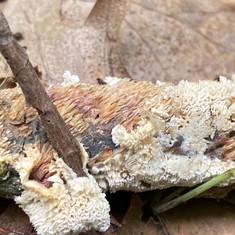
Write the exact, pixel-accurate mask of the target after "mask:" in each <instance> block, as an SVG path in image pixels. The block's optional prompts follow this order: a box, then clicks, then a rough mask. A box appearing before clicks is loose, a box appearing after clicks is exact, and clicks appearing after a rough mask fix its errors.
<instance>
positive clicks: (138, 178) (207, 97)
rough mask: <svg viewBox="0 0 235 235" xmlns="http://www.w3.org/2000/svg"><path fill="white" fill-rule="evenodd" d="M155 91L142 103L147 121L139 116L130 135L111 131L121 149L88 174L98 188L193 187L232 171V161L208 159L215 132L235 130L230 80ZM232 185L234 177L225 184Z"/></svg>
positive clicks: (116, 129) (234, 90)
mask: <svg viewBox="0 0 235 235" xmlns="http://www.w3.org/2000/svg"><path fill="white" fill-rule="evenodd" d="M153 89H154V87H153ZM156 89H159V95H157V96H156V97H155V100H152V98H151V97H150V99H149V100H147V101H145V104H146V102H147V104H146V105H149V113H150V117H151V118H150V119H149V118H146V117H144V116H143V117H142V120H141V122H139V125H138V126H137V128H134V129H132V130H131V131H128V130H127V129H126V128H125V127H124V126H122V125H117V126H115V127H114V128H113V130H112V139H113V142H114V143H115V144H116V145H117V146H119V148H118V149H117V150H116V151H114V153H113V156H112V158H108V159H106V160H105V161H104V162H103V163H102V165H101V164H100V163H97V167H96V164H94V166H93V167H94V170H95V171H94V172H93V171H92V169H91V171H92V172H93V174H94V176H95V178H96V180H97V181H98V182H99V185H100V186H101V187H102V186H103V187H105V188H106V189H109V190H111V191H116V190H120V189H129V190H133V191H145V190H150V189H156V188H158V189H161V188H167V187H171V186H193V185H195V184H199V183H201V182H204V181H206V180H208V179H209V178H211V177H214V176H215V175H218V174H221V173H223V172H225V171H226V170H229V169H231V168H234V167H235V162H234V161H231V160H223V159H220V157H217V156H216V155H212V156H208V155H207V154H206V150H207V149H208V148H209V146H210V143H213V141H214V140H213V138H214V137H215V135H216V133H225V134H226V133H227V134H228V133H230V132H233V131H234V130H235V123H234V119H235V118H234V116H235V114H234V110H235V108H234V107H235V106H234V104H233V101H234V97H235V83H234V81H232V80H228V79H226V78H224V77H220V81H219V82H218V81H199V82H197V83H192V82H187V81H181V82H180V83H179V84H178V85H177V86H174V85H171V84H168V85H161V86H157V85H156ZM151 104H152V105H151ZM154 117H156V118H155V119H156V120H155V122H156V123H158V122H159V125H157V124H156V123H154ZM160 122H161V123H160ZM162 123H163V124H164V127H163V128H162V127H161V128H160V129H159V128H158V127H159V126H162ZM208 139H211V142H208ZM232 151H234V150H232ZM234 182H235V176H233V177H231V178H230V179H229V182H228V181H227V182H224V183H223V185H227V184H231V183H234Z"/></svg>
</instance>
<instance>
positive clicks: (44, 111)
mask: <svg viewBox="0 0 235 235" xmlns="http://www.w3.org/2000/svg"><path fill="white" fill-rule="evenodd" d="M0 51H1V53H2V55H3V56H4V57H5V59H6V61H7V62H8V64H9V65H10V67H11V69H12V72H13V74H14V76H15V78H16V81H17V82H18V84H19V85H20V87H21V89H22V91H23V92H24V95H25V98H26V101H27V103H28V104H30V105H32V107H34V108H35V109H36V110H37V111H38V113H39V115H40V121H41V123H42V125H43V127H44V128H45V130H46V132H47V134H48V136H49V139H50V141H51V143H52V145H53V147H54V148H55V149H56V151H57V152H58V155H59V156H60V157H61V158H62V159H63V160H64V161H65V162H66V164H67V165H68V166H70V167H71V168H72V169H73V170H74V171H75V172H76V173H77V174H78V175H79V176H85V173H84V172H83V170H82V162H81V158H80V156H81V150H80V146H79V144H78V143H77V141H76V139H75V138H74V137H73V136H72V135H71V133H70V131H69V129H68V127H67V126H66V124H65V123H64V121H63V119H62V118H61V116H60V114H59V113H58V111H57V110H56V107H55V106H54V105H53V103H52V102H51V100H50V98H49V96H48V95H47V93H46V91H45V90H44V88H43V86H42V84H41V83H40V81H39V80H38V77H37V74H36V72H35V70H34V68H33V66H32V65H31V63H30V61H29V59H28V55H27V54H26V52H25V50H24V49H23V48H22V47H21V46H20V45H19V44H18V43H17V41H16V39H15V38H14V35H13V34H12V32H11V30H10V28H9V26H8V23H7V21H6V19H5V18H4V16H3V14H2V13H0Z"/></svg>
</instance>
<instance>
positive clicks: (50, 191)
mask: <svg viewBox="0 0 235 235" xmlns="http://www.w3.org/2000/svg"><path fill="white" fill-rule="evenodd" d="M47 147H48V146H47ZM49 148H50V147H49ZM51 150H52V149H51V148H50V151H47V150H46V149H44V150H41V151H39V148H36V147H35V146H33V145H27V147H26V149H25V154H24V155H20V156H19V155H18V157H17V158H15V157H14V156H11V155H8V159H7V158H6V159H5V160H6V161H7V162H10V163H11V164H12V165H13V166H14V167H15V169H16V170H17V171H18V172H19V173H20V178H21V183H22V186H23V188H24V190H23V192H22V194H21V196H18V197H16V198H15V201H16V203H17V204H19V206H20V207H21V208H22V209H23V210H24V211H25V212H26V214H27V215H28V216H29V219H30V221H31V223H32V224H33V226H34V227H35V229H36V231H37V233H38V234H41V235H48V234H49V235H58V234H60V235H65V234H79V233H80V232H85V231H88V230H91V229H94V230H98V231H101V232H102V231H105V230H107V229H108V227H109V225H110V216H109V210H110V207H109V203H108V202H107V200H106V199H105V194H104V193H102V191H101V189H100V187H99V186H98V184H97V182H96V181H95V179H94V178H93V176H91V175H89V174H88V176H87V177H77V175H76V174H75V173H74V172H73V171H72V169H71V168H69V167H68V166H67V165H66V164H65V163H64V161H63V160H62V159H61V158H58V157H57V156H56V154H55V153H53V154H54V155H55V156H54V159H55V160H52V161H51V163H50V164H49V172H56V174H54V175H52V176H51V177H49V178H48V181H50V182H52V183H53V185H52V187H51V188H46V187H45V186H43V184H42V183H40V182H37V181H35V180H30V172H32V169H33V167H35V166H36V165H37V164H38V162H39V161H40V162H43V161H45V160H46V159H45V158H48V157H49V156H48V155H49V154H52V152H53V151H51ZM42 151H43V152H44V154H43V153H42Z"/></svg>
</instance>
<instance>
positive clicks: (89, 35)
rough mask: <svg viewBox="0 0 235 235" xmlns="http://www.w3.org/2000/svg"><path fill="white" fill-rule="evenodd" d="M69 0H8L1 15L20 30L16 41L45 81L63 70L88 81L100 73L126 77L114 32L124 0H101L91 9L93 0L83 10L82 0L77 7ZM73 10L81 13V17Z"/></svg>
mask: <svg viewBox="0 0 235 235" xmlns="http://www.w3.org/2000/svg"><path fill="white" fill-rule="evenodd" d="M73 2H74V1H70V0H68V1H62V3H61V2H60V1H47V0H42V1H35V0H34V1H27V0H20V1H19V0H9V1H8V4H7V5H6V7H5V9H4V14H5V16H6V18H7V20H8V21H9V24H10V26H11V28H12V30H13V32H20V33H22V35H23V37H24V39H23V40H22V41H21V44H22V45H23V46H26V47H27V51H28V53H29V57H30V60H31V62H32V63H33V64H34V65H38V66H39V68H40V70H42V72H43V74H44V78H46V79H47V80H49V81H50V82H51V83H58V82H61V81H62V74H63V73H64V71H65V70H70V71H71V72H72V74H77V75H78V76H79V77H80V78H81V80H82V81H86V82H91V83H94V82H96V79H97V78H103V77H105V76H120V77H125V76H128V74H127V72H126V70H125V67H124V66H123V64H122V60H121V58H120V56H119V51H118V50H119V49H118V45H119V44H118V34H119V28H120V25H121V23H122V20H123V17H124V15H125V13H126V10H127V8H128V5H129V0H121V1H115V0H110V1H106V0H101V1H98V2H97V3H96V5H95V6H94V8H93V9H92V11H91V8H92V5H93V4H94V1H92V2H90V3H89V4H88V3H87V4H88V8H86V10H84V9H83V8H84V6H83V4H84V3H83V2H82V1H81V2H80V5H79V6H78V5H77V7H74V4H75V3H73ZM78 3H79V1H77V4H78ZM75 5H76V4H75ZM81 6H82V8H81ZM79 11H81V12H82V11H84V12H85V13H84V14H83V15H82V19H80V18H79V17H78V16H77V13H78V12H79ZM90 11H91V13H90V15H89V18H88V19H86V22H85V24H84V25H83V26H82V27H81V21H84V18H85V17H86V16H87V14H89V12H90Z"/></svg>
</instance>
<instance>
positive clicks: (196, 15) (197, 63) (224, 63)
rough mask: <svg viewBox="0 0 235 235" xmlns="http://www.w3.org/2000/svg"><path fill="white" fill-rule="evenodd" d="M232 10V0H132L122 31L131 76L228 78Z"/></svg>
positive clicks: (233, 41) (232, 65)
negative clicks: (223, 76) (220, 76)
mask: <svg viewBox="0 0 235 235" xmlns="http://www.w3.org/2000/svg"><path fill="white" fill-rule="evenodd" d="M234 9H235V1H234V0H230V1H224V0H220V1H213V0H205V1H199V0H197V1H193V0H176V1H175V0H170V1H163V0H160V1H157V0H147V1H146V0H133V1H132V4H131V6H130V9H129V11H128V13H127V15H126V18H125V22H124V24H123V27H122V35H121V52H122V56H123V57H124V61H125V65H126V66H127V68H128V71H129V74H130V75H131V77H132V78H135V79H137V80H150V81H156V80H165V81H172V82H177V81H179V80H182V79H187V80H198V79H213V78H215V77H217V76H219V75H225V76H228V77H231V75H232V74H233V73H234V72H235V62H234V61H235V53H234V52H235V27H234V24H235V23H234V20H233V19H234V17H235V11H234Z"/></svg>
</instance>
